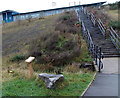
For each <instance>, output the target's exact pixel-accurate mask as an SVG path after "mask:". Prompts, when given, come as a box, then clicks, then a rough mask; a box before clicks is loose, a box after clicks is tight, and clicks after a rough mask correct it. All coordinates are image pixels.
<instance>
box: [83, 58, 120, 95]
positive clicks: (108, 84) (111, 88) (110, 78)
mask: <svg viewBox="0 0 120 98" xmlns="http://www.w3.org/2000/svg"><path fill="white" fill-rule="evenodd" d="M119 59H120V58H105V59H104V60H103V63H104V69H103V71H102V73H98V74H97V76H96V79H95V81H94V82H93V83H92V85H91V86H90V88H89V89H88V90H87V92H86V93H85V95H84V96H118V76H119V74H118V72H119V71H118V65H119Z"/></svg>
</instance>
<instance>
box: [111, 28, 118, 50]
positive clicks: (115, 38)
mask: <svg viewBox="0 0 120 98" xmlns="http://www.w3.org/2000/svg"><path fill="white" fill-rule="evenodd" d="M109 36H110V39H111V41H112V42H113V44H114V45H115V47H116V48H117V49H118V50H119V51H120V37H119V36H118V34H117V33H116V32H115V30H114V29H113V28H112V27H110V29H109Z"/></svg>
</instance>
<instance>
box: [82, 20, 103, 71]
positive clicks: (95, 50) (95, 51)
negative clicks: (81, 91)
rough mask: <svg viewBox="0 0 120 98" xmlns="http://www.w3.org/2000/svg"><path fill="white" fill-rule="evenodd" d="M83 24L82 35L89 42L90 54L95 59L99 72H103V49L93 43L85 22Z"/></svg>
mask: <svg viewBox="0 0 120 98" xmlns="http://www.w3.org/2000/svg"><path fill="white" fill-rule="evenodd" d="M81 23H82V35H83V37H84V38H85V39H86V41H87V44H88V49H89V52H90V53H91V55H92V57H93V58H94V61H95V64H96V65H97V66H98V71H99V72H101V69H102V68H103V63H102V59H103V54H102V52H101V47H98V46H96V45H95V44H94V43H93V40H92V37H91V35H90V32H89V30H88V29H86V27H85V25H84V22H83V21H82V22H81Z"/></svg>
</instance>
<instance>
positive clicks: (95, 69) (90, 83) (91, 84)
mask: <svg viewBox="0 0 120 98" xmlns="http://www.w3.org/2000/svg"><path fill="white" fill-rule="evenodd" d="M93 63H94V67H95V70H96V72H95V74H94V76H93V79H92V81H91V82H90V83H89V84H88V86H87V88H86V89H85V90H84V91H83V93H82V94H81V96H84V95H85V93H86V92H87V90H88V89H89V87H90V86H91V85H92V83H93V82H94V80H95V78H96V75H97V73H98V68H97V65H95V62H93Z"/></svg>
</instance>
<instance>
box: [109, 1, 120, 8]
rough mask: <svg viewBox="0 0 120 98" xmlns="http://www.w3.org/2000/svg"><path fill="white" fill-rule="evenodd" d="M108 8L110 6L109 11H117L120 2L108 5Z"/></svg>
mask: <svg viewBox="0 0 120 98" xmlns="http://www.w3.org/2000/svg"><path fill="white" fill-rule="evenodd" d="M109 6H110V10H117V9H118V8H119V6H120V1H119V2H115V3H112V4H109Z"/></svg>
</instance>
